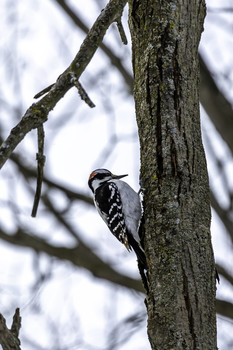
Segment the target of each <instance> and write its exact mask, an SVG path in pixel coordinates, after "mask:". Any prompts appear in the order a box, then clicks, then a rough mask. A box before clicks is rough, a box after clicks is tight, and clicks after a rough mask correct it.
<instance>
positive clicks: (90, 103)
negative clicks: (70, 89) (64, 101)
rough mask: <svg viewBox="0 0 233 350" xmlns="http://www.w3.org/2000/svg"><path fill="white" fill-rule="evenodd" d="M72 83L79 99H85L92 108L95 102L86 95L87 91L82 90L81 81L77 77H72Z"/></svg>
mask: <svg viewBox="0 0 233 350" xmlns="http://www.w3.org/2000/svg"><path fill="white" fill-rule="evenodd" d="M74 85H75V86H76V88H77V89H78V93H79V96H80V97H81V99H82V100H83V101H85V102H86V104H87V105H88V106H89V107H91V108H94V107H95V104H94V103H93V102H92V100H91V99H90V97H89V96H88V94H87V92H86V91H85V90H84V88H83V87H82V85H81V83H80V82H79V81H78V80H77V79H74Z"/></svg>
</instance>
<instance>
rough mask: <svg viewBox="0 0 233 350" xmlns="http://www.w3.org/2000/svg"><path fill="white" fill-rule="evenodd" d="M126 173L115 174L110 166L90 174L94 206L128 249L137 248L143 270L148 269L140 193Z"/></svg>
mask: <svg viewBox="0 0 233 350" xmlns="http://www.w3.org/2000/svg"><path fill="white" fill-rule="evenodd" d="M125 176H127V175H113V174H112V173H111V172H110V171H109V170H106V169H96V170H94V171H93V172H92V173H91V174H90V177H89V180H88V185H89V187H90V189H91V190H92V192H93V196H94V203H95V206H96V208H97V210H98V212H99V214H100V216H101V217H102V219H103V220H104V222H105V223H106V224H107V226H108V228H109V230H110V231H111V232H112V234H113V235H114V236H115V237H116V238H117V239H118V240H119V241H120V242H121V243H123V244H124V246H125V247H126V249H127V250H128V251H130V250H131V249H132V248H133V250H134V251H135V253H136V255H137V259H138V264H139V270H140V273H142V271H143V270H144V269H147V263H146V257H145V253H144V250H143V249H142V247H141V243H140V237H139V235H138V231H139V225H140V220H141V217H142V209H141V203H140V199H139V195H138V194H137V193H136V192H135V191H134V190H133V189H132V188H131V187H130V186H129V185H128V184H127V183H126V182H124V181H121V180H120V179H121V178H123V177H125Z"/></svg>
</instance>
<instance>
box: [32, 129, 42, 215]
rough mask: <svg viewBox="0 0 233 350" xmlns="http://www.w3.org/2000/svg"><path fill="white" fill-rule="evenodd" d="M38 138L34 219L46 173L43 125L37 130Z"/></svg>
mask: <svg viewBox="0 0 233 350" xmlns="http://www.w3.org/2000/svg"><path fill="white" fill-rule="evenodd" d="M37 138H38V153H37V155H36V159H37V185H36V194H35V198H34V203H33V208H32V214H31V215H32V217H35V216H36V213H37V209H38V205H39V201H40V195H41V187H42V181H43V173H44V164H45V156H44V127H43V125H41V126H39V127H38V128H37Z"/></svg>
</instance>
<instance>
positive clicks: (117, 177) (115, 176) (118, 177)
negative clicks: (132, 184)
mask: <svg viewBox="0 0 233 350" xmlns="http://www.w3.org/2000/svg"><path fill="white" fill-rule="evenodd" d="M125 176H128V174H126V175H113V174H112V178H113V179H122V177H125Z"/></svg>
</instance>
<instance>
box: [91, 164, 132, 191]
mask: <svg viewBox="0 0 233 350" xmlns="http://www.w3.org/2000/svg"><path fill="white" fill-rule="evenodd" d="M125 176H128V175H127V174H126V175H113V174H112V173H111V171H109V170H107V169H96V170H94V171H92V173H91V175H90V176H89V180H88V186H89V187H90V189H91V190H92V192H95V190H96V189H97V188H98V187H99V186H100V185H103V184H104V183H105V182H107V181H109V180H113V179H115V180H117V179H118V180H119V179H121V178H122V177H125Z"/></svg>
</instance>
